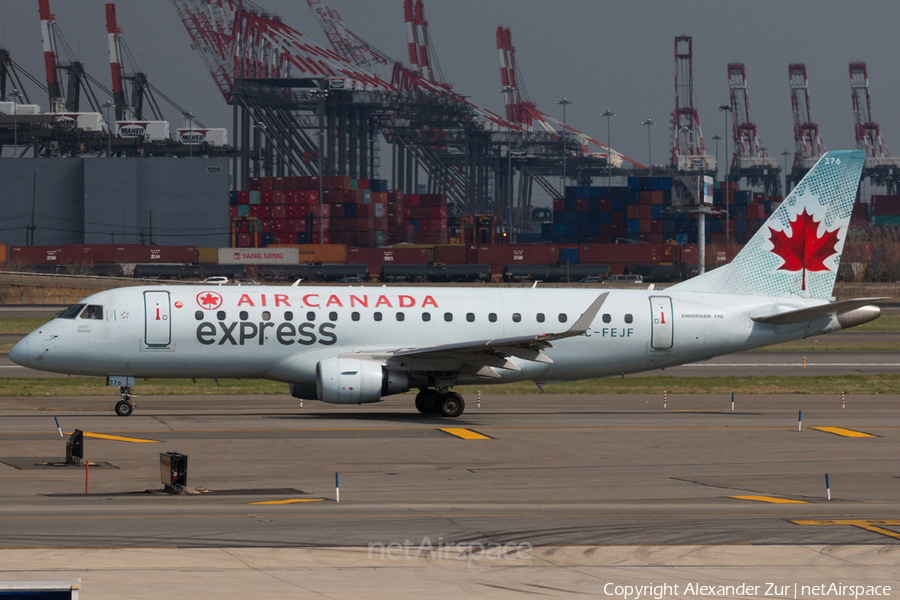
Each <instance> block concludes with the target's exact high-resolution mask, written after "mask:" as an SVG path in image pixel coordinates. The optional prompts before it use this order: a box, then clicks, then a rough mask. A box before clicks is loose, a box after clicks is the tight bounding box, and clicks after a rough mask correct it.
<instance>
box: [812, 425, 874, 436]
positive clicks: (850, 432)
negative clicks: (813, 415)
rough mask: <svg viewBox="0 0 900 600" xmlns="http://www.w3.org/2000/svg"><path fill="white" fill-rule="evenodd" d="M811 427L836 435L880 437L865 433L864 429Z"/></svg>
mask: <svg viewBox="0 0 900 600" xmlns="http://www.w3.org/2000/svg"><path fill="white" fill-rule="evenodd" d="M810 429H816V430H818V431H824V432H825V433H833V434H834V435H839V436H841V437H849V438H873V437H878V436H877V435H872V434H871V433H863V432H862V431H853V430H852V429H844V428H843V427H810Z"/></svg>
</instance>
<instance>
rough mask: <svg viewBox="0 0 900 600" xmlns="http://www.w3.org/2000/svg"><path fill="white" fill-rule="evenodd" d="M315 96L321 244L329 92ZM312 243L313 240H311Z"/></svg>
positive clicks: (323, 226)
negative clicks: (323, 159) (316, 104)
mask: <svg viewBox="0 0 900 600" xmlns="http://www.w3.org/2000/svg"><path fill="white" fill-rule="evenodd" d="M312 93H313V96H314V97H315V98H316V100H318V102H319V104H318V107H317V108H316V112H317V113H318V117H319V148H318V150H317V151H316V155H317V156H318V159H319V160H318V163H319V243H320V244H324V243H325V239H324V238H325V230H324V228H325V221H324V219H323V218H322V204H323V202H324V201H325V200H324V198H323V196H324V195H325V192H324V191H323V190H324V187H323V181H322V180H323V179H324V177H325V173H324V167H323V166H322V164H323V163H322V151H323V149H324V147H325V146H324V144H325V142H324V137H325V98H327V97H328V90H322V89H315V90H313V91H312ZM309 241H312V240H309Z"/></svg>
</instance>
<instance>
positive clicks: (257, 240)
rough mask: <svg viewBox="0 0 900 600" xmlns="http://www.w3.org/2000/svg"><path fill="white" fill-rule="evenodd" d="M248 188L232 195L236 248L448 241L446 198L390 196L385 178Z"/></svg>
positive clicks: (260, 181)
mask: <svg viewBox="0 0 900 600" xmlns="http://www.w3.org/2000/svg"><path fill="white" fill-rule="evenodd" d="M320 186H321V188H322V198H321V204H322V206H321V208H320V206H319V201H320V198H319V188H320ZM250 188H251V189H250V190H249V191H241V192H232V194H231V219H232V223H233V227H234V229H235V231H236V234H237V236H236V240H235V243H236V245H237V246H238V247H243V248H246V247H250V246H254V245H259V246H270V245H276V244H318V243H320V242H321V243H324V244H327V243H331V242H333V243H339V244H347V245H350V246H361V247H372V246H384V245H388V244H396V243H407V242H409V243H427V244H440V243H444V242H445V241H446V238H447V197H446V196H445V195H443V194H410V195H404V194H403V192H399V191H388V189H387V181H386V180H383V179H351V178H350V177H346V176H332V177H325V178H324V179H323V180H322V181H321V182H320V181H319V178H318V177H258V178H253V179H251V181H250ZM320 213H321V214H320ZM320 226H321V229H322V239H320V238H319V232H320Z"/></svg>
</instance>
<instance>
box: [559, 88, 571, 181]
mask: <svg viewBox="0 0 900 600" xmlns="http://www.w3.org/2000/svg"><path fill="white" fill-rule="evenodd" d="M556 103H557V104H562V107H563V130H562V143H563V176H562V192H563V195H565V193H566V154H567V152H566V107H567V106H568V105H570V104H572V101H571V100H569V99H568V98H563V99H562V100H557V101H556Z"/></svg>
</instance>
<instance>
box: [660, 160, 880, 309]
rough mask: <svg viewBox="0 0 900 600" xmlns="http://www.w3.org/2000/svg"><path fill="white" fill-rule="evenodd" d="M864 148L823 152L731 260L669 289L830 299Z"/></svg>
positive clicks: (854, 196)
mask: <svg viewBox="0 0 900 600" xmlns="http://www.w3.org/2000/svg"><path fill="white" fill-rule="evenodd" d="M864 162H865V152H864V151H862V150H835V151H832V152H827V153H826V154H825V155H824V156H822V158H821V159H819V161H818V162H817V163H816V164H815V166H814V167H813V168H812V169H811V170H810V171H809V173H807V174H806V176H805V177H804V178H803V180H802V181H801V182H800V183H799V184H798V185H797V187H795V188H794V189H793V191H791V193H790V194H789V195H788V197H787V198H785V199H784V201H783V202H782V203H781V205H780V206H779V207H778V208H777V209H775V212H773V213H772V215H771V216H770V217H769V218H768V220H767V221H766V222H765V224H763V226H762V227H760V229H759V231H757V232H756V234H755V235H754V236H753V237H752V238H751V239H750V241H749V242H747V244H746V245H745V246H744V248H743V250H741V251H740V252H739V253H738V255H737V256H736V257H735V258H734V260H733V261H731V262H730V263H729V264H727V265H725V266H722V267H720V268H718V269H715V270H713V271H710V272H709V273H705V274H703V275H700V276H699V277H694V278H693V279H689V280H687V281H685V282H683V283H679V284H678V285H675V286H673V287H671V288H669V289H672V290H678V291H694V292H707V293H720V294H740V295H754V296H789V297H799V298H818V299H828V298H830V297H831V293H832V289H833V288H834V280H835V277H836V276H837V270H838V266H839V265H840V262H841V252H842V251H843V248H844V240H845V239H846V237H847V229H848V227H849V225H850V213H851V211H852V209H853V203H854V201H855V200H856V190H857V188H858V187H859V178H860V175H861V174H862V168H863V163H864Z"/></svg>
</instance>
